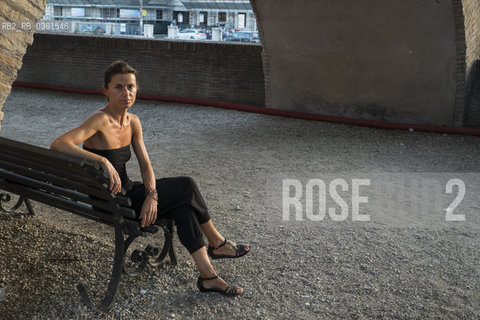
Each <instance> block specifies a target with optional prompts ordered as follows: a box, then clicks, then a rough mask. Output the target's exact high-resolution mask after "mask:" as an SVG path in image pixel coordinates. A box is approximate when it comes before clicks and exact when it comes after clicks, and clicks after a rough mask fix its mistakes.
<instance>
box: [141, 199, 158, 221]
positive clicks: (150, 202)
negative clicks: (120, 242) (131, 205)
mask: <svg viewBox="0 0 480 320" xmlns="http://www.w3.org/2000/svg"><path fill="white" fill-rule="evenodd" d="M140 219H141V220H142V227H146V226H149V225H151V224H152V223H154V222H155V220H157V201H156V200H155V199H153V198H152V197H151V196H147V197H145V201H144V202H143V205H142V211H141V213H140Z"/></svg>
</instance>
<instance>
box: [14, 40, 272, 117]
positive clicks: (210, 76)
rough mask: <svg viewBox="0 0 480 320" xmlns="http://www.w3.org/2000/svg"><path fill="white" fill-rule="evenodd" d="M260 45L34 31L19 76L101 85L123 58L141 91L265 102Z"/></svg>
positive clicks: (74, 84)
mask: <svg viewBox="0 0 480 320" xmlns="http://www.w3.org/2000/svg"><path fill="white" fill-rule="evenodd" d="M261 52H262V47H261V46H259V45H250V44H244V45H243V44H240V45H237V44H226V43H215V42H191V41H170V40H158V39H157V40H142V39H135V38H109V37H94V36H79V35H51V34H35V41H34V44H33V45H32V46H31V47H30V48H29V50H28V52H27V54H26V55H25V57H24V61H23V62H24V67H23V68H22V70H21V71H20V72H19V75H18V79H17V80H18V81H22V82H32V83H40V84H47V85H53V86H64V87H72V88H82V89H99V88H101V86H102V80H103V70H104V69H105V68H106V66H107V65H108V64H110V63H111V62H112V61H113V60H115V59H123V60H125V61H127V62H128V63H130V64H131V65H132V66H133V67H134V68H136V69H137V70H138V72H139V84H140V87H141V93H144V94H155V95H161V96H169V97H182V98H194V99H201V100H213V101H222V102H231V103H237V104H244V105H251V106H258V107H264V95H265V93H264V77H263V69H262V59H261Z"/></svg>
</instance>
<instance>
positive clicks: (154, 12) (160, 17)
mask: <svg viewBox="0 0 480 320" xmlns="http://www.w3.org/2000/svg"><path fill="white" fill-rule="evenodd" d="M43 19H44V20H61V21H71V22H72V30H71V31H72V32H78V33H93V34H113V35H115V34H118V35H121V34H126V35H142V34H146V30H147V28H146V26H149V27H150V29H151V30H152V31H153V32H151V33H153V34H166V33H167V26H168V25H170V24H176V25H178V26H179V27H180V28H181V29H182V28H189V27H196V28H204V29H209V28H212V27H222V28H224V29H227V30H231V29H235V30H242V31H257V23H256V19H255V14H254V13H253V10H252V7H251V5H250V1H249V0H223V1H219V0H197V1H191V0H47V6H46V9H45V13H44V16H43Z"/></svg>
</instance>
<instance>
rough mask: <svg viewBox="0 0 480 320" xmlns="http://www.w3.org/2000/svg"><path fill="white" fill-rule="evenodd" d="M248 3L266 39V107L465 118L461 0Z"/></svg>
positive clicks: (412, 119)
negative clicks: (460, 46)
mask: <svg viewBox="0 0 480 320" xmlns="http://www.w3.org/2000/svg"><path fill="white" fill-rule="evenodd" d="M252 5H253V7H254V10H255V12H256V15H257V19H258V20H259V25H260V26H259V29H260V30H261V35H262V44H263V46H264V70H265V71H266V76H265V79H266V82H265V86H266V88H265V92H266V97H265V99H266V101H265V102H266V106H267V107H269V108H277V109H286V110H296V111H303V112H308V113H316V114H324V115H334V116H346V117H353V118H362V119H372V120H381V121H390V122H399V123H415V124H427V125H462V122H463V115H462V112H463V103H464V92H463V81H464V72H465V67H464V66H465V59H464V52H463V53H462V50H457V37H458V35H457V28H458V26H460V27H461V29H462V30H463V16H462V14H461V3H459V2H458V1H433V0H432V1H425V0H421V1H419V0H403V1H398V0H356V1H348V0H335V1H331V0H295V1H291V0H261V1H255V0H252ZM459 22H460V23H459ZM462 30H460V32H459V34H460V35H461V31H462ZM462 55H463V56H462ZM457 58H458V59H457ZM459 81H460V83H459Z"/></svg>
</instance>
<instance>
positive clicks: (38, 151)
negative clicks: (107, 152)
mask: <svg viewBox="0 0 480 320" xmlns="http://www.w3.org/2000/svg"><path fill="white" fill-rule="evenodd" d="M0 150H14V151H15V152H20V153H23V154H25V155H28V154H33V155H36V156H37V157H42V156H43V157H46V158H50V159H55V160H57V161H60V162H63V164H64V165H69V164H72V165H73V164H75V165H78V166H82V165H83V163H84V162H85V160H84V159H82V158H79V157H75V156H72V155H69V154H66V153H62V152H58V151H54V150H49V149H45V148H42V147H38V146H34V145H31V144H27V143H24V142H20V141H15V140H11V139H7V138H4V137H0Z"/></svg>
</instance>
